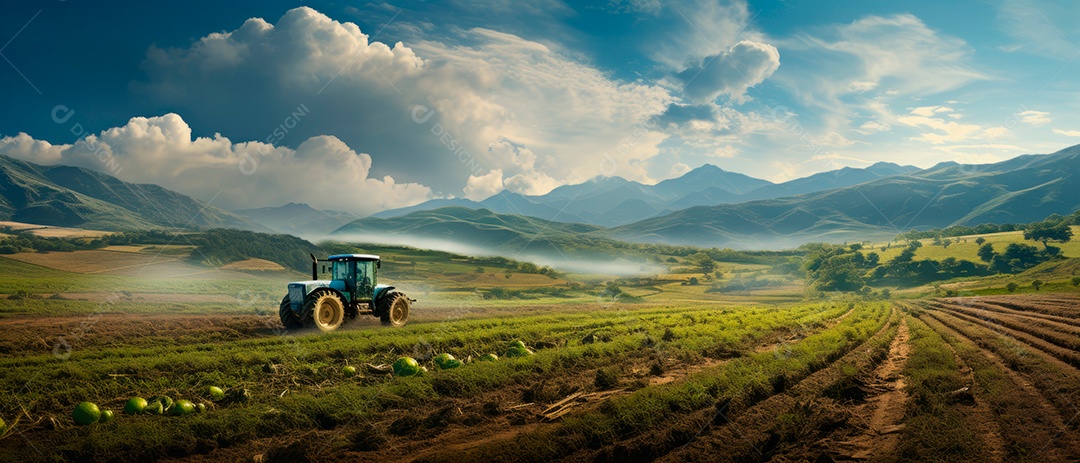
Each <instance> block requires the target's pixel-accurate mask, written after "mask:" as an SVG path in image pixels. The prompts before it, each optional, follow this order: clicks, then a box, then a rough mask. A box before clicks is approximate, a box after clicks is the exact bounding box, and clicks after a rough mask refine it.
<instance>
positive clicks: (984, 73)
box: [0, 0, 1080, 214]
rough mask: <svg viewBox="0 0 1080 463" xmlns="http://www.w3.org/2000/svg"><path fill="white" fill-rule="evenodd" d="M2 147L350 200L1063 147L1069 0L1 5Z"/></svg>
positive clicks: (798, 173)
mask: <svg viewBox="0 0 1080 463" xmlns="http://www.w3.org/2000/svg"><path fill="white" fill-rule="evenodd" d="M4 10H5V11H4V14H3V15H0V43H3V46H2V48H0V58H2V60H0V61H2V62H0V99H2V100H3V109H2V110H0V154H4V155H8V156H11V157H15V158H18V159H23V160H26V161H30V162H35V163H39V164H68V165H78V166H82V167H86V168H90V169H95V170H99V171H102V172H105V173H109V174H111V175H114V176H116V177H118V178H120V179H122V180H125V181H129V182H136V183H156V184H159V185H162V186H164V187H166V188H170V189H174V190H177V191H179V192H181V193H185V194H188V195H192V196H194V197H197V198H199V199H201V200H204V201H209V202H211V203H212V204H214V205H215V206H218V207H222V208H225V209H230V210H239V209H247V208H256V207H266V206H279V205H282V204H285V203H289V202H304V203H308V204H310V205H312V206H313V207H316V208H320V209H332V210H343V211H349V212H354V213H358V214H369V213H373V212H376V211H379V210H383V209H389V208H395V207H403V206H407V205H412V204H416V203H419V202H422V201H425V200H428V199H432V198H446V197H466V198H471V199H483V198H486V197H488V196H491V195H493V194H496V193H498V192H499V191H501V190H503V189H507V190H510V191H514V192H517V193H521V194H543V193H546V192H547V191H550V190H551V189H552V188H555V187H557V186H559V185H564V184H574V183H581V182H583V181H586V180H588V179H590V178H593V177H596V176H600V175H604V176H620V177H624V178H627V179H630V180H635V181H639V182H642V183H646V184H651V183H655V182H657V181H660V180H663V179H667V178H672V177H677V176H679V175H681V174H683V173H685V172H687V171H689V170H691V169H693V168H696V167H699V166H701V165H704V164H713V165H716V166H719V167H721V168H723V169H725V170H729V171H735V172H741V173H745V174H748V175H751V176H755V177H759V178H764V179H767V180H770V181H774V182H781V181H785V180H790V179H793V178H797V177H802V176H806V175H809V174H813V173H815V172H820V171H825V170H832V169H837V168H840V167H844V166H851V167H865V166H867V165H869V164H872V163H875V162H879V161H888V162H896V163H899V164H912V165H916V166H920V167H930V166H932V165H934V164H936V163H938V162H943V161H957V162H962V163H989V162H996V161H1000V160H1005V159H1008V158H1011V157H1014V156H1017V155H1021V154H1030V153H1051V152H1054V151H1057V150H1059V149H1062V148H1065V147H1068V146H1071V145H1075V144H1078V143H1080V78H1078V77H1077V76H1080V59H1078V58H1080V8H1077V7H1076V6H1075V4H1074V3H1072V2H1070V1H1065V0H1062V1H1046V0H1017V1H990V0H987V1H955V2H942V1H881V2H866V1H847V0H837V1H810V0H772V1H760V2H759V1H749V2H747V1H701V0H675V1H660V0H609V1H596V2H562V1H558V0H538V1H510V0H445V1H419V0H401V1H388V2H378V1H374V2H367V1H357V2H346V1H313V2H282V1H258V2H255V1H251V2H246V1H237V2H206V1H192V2H127V1H110V2H81V1H38V2H29V1H16V2H7V4H5V7H4Z"/></svg>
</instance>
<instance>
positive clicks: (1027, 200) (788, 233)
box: [335, 145, 1080, 249]
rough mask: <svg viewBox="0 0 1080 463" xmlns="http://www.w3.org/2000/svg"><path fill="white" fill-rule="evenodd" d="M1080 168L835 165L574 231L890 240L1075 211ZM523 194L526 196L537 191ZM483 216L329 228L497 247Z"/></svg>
mask: <svg viewBox="0 0 1080 463" xmlns="http://www.w3.org/2000/svg"><path fill="white" fill-rule="evenodd" d="M709 169H715V168H713V167H709ZM717 170H718V169H717ZM1078 174H1080V145H1078V146H1074V147H1071V148H1066V149H1064V150H1061V151H1059V152H1057V153H1054V154H1050V155H1024V156H1019V157H1016V158H1013V159H1010V160H1007V161H1003V162H999V163H995V164H982V165H962V164H957V163H955V162H943V163H940V164H937V165H935V166H933V167H931V168H929V169H917V168H911V167H908V166H898V165H895V164H875V165H874V166H871V167H870V168H868V169H840V170H838V171H832V172H825V173H822V174H817V175H815V176H811V177H807V178H805V179H799V180H794V181H791V182H785V183H781V184H767V185H763V186H758V187H756V188H753V189H747V190H744V191H742V192H732V191H728V193H730V194H731V195H733V196H737V197H741V198H760V199H751V200H748V201H744V202H739V203H727V204H725V203H719V204H714V205H709V206H693V207H688V208H685V209H682V210H677V211H674V212H668V213H665V214H661V215H657V216H654V217H651V218H647V219H644V220H640V221H637V222H633V223H629V224H624V225H619V226H615V227H602V226H597V225H591V226H592V228H583V229H580V230H578V231H577V233H578V235H577V239H601V238H603V239H617V240H623V241H635V242H655V243H667V244H676V245H696V246H709V247H712V246H716V247H732V248H737V249H756V248H773V249H775V248H785V247H792V246H797V245H799V244H801V243H805V242H810V241H830V242H843V241H863V240H878V239H889V238H892V237H893V236H895V235H896V234H898V233H900V232H903V231H906V230H909V229H913V228H917V229H930V228H934V227H947V226H950V225H975V224H980V223H1006V222H1011V223H1026V222H1032V221H1036V220H1042V219H1043V218H1045V217H1046V216H1048V215H1050V214H1054V213H1060V214H1067V213H1072V212H1074V211H1076V210H1077V209H1080V186H1078V185H1080V183H1073V182H1072V180H1078V181H1080V175H1078ZM684 177H685V176H684ZM1074 177H1076V178H1075V179H1074ZM860 180H861V181H860ZM703 183H704V182H703ZM611 185H616V187H611ZM721 185H722V184H721ZM836 185H838V186H836ZM830 186H832V187H830ZM589 187H591V188H589ZM654 188H655V186H654V187H653V188H647V186H645V185H641V184H637V183H635V182H629V181H626V180H622V179H612V178H598V179H595V180H594V181H591V182H586V183H585V184H582V185H574V186H570V187H562V189H561V191H560V189H559V188H557V189H556V190H553V191H552V193H549V194H548V195H545V196H547V197H548V198H549V199H550V201H548V204H551V205H558V206H559V207H560V208H562V209H564V210H568V211H571V212H572V213H574V214H575V215H578V216H580V215H581V212H582V208H581V207H580V205H577V206H575V203H576V202H577V201H578V200H579V199H581V198H597V197H601V198H610V197H612V196H614V194H612V193H611V192H612V191H619V192H623V193H627V192H633V191H640V192H643V194H644V192H647V193H653V192H655V190H654ZM818 188H821V189H818ZM721 189H723V188H721ZM683 191H684V192H685V191H688V190H683ZM701 191H707V189H706V190H701ZM724 191H727V190H724ZM755 192H757V193H755ZM781 192H786V193H787V194H788V195H787V196H776V195H781V194H785V193H781ZM628 195H629V193H627V196H628ZM684 197H685V196H684ZM525 198H526V199H528V200H530V201H532V200H534V199H535V198H536V197H525ZM636 199H639V200H642V199H641V198H640V197H639V198H636ZM490 200H491V198H489V199H488V200H485V201H484V202H480V204H481V205H486V203H490V202H491V201H490ZM559 201H563V202H562V203H560V202H559ZM642 201H644V200H642ZM600 203H603V202H600ZM606 204H611V202H607V203H606ZM552 207H554V206H552ZM480 212H482V215H483V217H484V218H483V220H476V216H475V215H474V214H473V213H472V212H470V208H469V207H468V206H464V207H462V206H456V207H444V208H440V209H435V210H431V211H414V212H411V213H408V214H406V215H403V216H398V217H391V218H379V217H369V218H364V219H360V220H357V221H355V222H353V223H351V224H349V225H346V226H345V227H342V228H341V229H340V230H339V231H338V232H335V233H349V234H361V235H362V234H367V233H378V234H380V235H387V234H397V235H402V236H404V235H408V236H416V237H424V238H430V239H440V238H441V239H447V240H461V239H467V240H468V241H469V242H473V243H484V242H490V243H503V241H502V240H503V239H504V237H505V236H508V235H507V232H506V230H505V228H506V227H507V226H510V224H512V223H515V222H513V221H508V220H506V218H505V216H508V215H507V214H502V213H500V212H497V210H496V209H495V208H492V209H490V210H484V211H480ZM510 215H511V216H517V215H520V214H510ZM538 221H539V222H540V223H546V222H547V218H545V217H537V218H536V219H535V220H534V221H533V222H529V223H530V225H529V228H527V229H526V228H517V229H516V231H517V233H515V234H513V237H514V238H519V237H521V236H527V237H530V239H531V240H534V241H535V240H544V239H546V237H545V233H546V228H543V227H541V228H540V229H539V230H540V231H539V232H537V233H532V232H531V231H530V230H532V229H535V228H537V227H536V223H537V222H538ZM493 222H498V223H500V224H501V225H500V227H499V228H498V229H493V228H492V225H491V224H492V223H493ZM463 237H467V238H463ZM560 239H561V238H560ZM501 246H504V247H506V246H509V247H513V245H512V244H510V245H507V244H502V245H501Z"/></svg>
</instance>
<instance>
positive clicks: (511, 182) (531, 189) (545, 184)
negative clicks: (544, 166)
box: [504, 170, 560, 195]
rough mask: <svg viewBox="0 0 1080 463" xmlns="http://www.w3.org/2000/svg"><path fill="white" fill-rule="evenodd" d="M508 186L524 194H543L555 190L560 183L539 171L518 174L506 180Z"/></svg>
mask: <svg viewBox="0 0 1080 463" xmlns="http://www.w3.org/2000/svg"><path fill="white" fill-rule="evenodd" d="M504 183H505V184H506V187H507V188H509V189H511V190H513V191H516V192H518V193H521V194H523V195H542V194H545V193H548V192H549V191H551V190H554V189H555V187H558V186H559V185H560V183H559V182H558V181H556V180H555V179H553V178H551V177H549V176H548V175H547V174H545V173H543V172H539V171H535V170H534V171H531V172H528V173H524V174H517V175H515V176H513V177H510V178H508V179H506V180H505V182H504Z"/></svg>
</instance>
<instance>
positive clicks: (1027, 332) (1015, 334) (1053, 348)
mask: <svg viewBox="0 0 1080 463" xmlns="http://www.w3.org/2000/svg"><path fill="white" fill-rule="evenodd" d="M935 312H945V313H948V314H949V315H951V316H953V317H956V318H958V319H960V320H963V321H966V322H970V323H975V324H982V325H985V326H987V327H988V328H991V329H992V330H994V331H997V332H1000V333H1001V334H1002V335H1005V336H1008V337H1009V338H1012V339H1015V340H1017V341H1020V342H1023V343H1025V344H1027V345H1028V346H1031V347H1032V348H1034V349H1038V350H1040V351H1042V352H1044V353H1046V354H1049V355H1051V356H1053V357H1055V358H1057V359H1059V360H1061V361H1063V362H1065V363H1068V364H1070V365H1072V366H1074V367H1080V352H1077V351H1076V350H1073V349H1072V348H1070V347H1062V346H1061V345H1059V344H1058V343H1061V344H1069V342H1068V341H1066V340H1062V339H1061V338H1062V337H1061V336H1060V335H1054V334H1052V332H1048V331H1046V330H1040V329H1038V328H1035V327H1026V326H1023V325H1021V324H1018V326H1021V327H1023V329H1014V328H1010V327H1009V326H1008V325H1006V324H1004V323H1002V322H1001V320H995V319H989V318H985V317H978V316H973V315H968V314H966V313H963V312H961V311H958V310H952V309H945V310H936V311H935ZM1048 339H1049V340H1048ZM1053 341H1056V342H1053Z"/></svg>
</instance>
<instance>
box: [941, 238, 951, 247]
mask: <svg viewBox="0 0 1080 463" xmlns="http://www.w3.org/2000/svg"><path fill="white" fill-rule="evenodd" d="M950 244H952V240H950V239H948V238H945V239H943V240H941V247H943V248H945V249H949V245H950Z"/></svg>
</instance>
